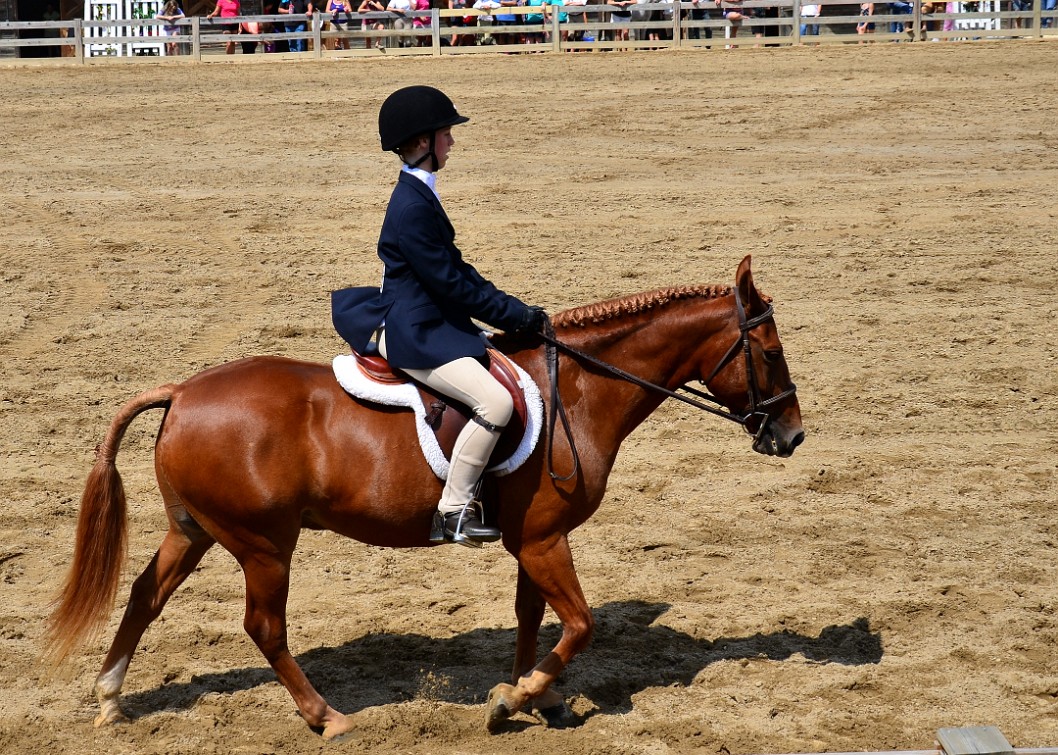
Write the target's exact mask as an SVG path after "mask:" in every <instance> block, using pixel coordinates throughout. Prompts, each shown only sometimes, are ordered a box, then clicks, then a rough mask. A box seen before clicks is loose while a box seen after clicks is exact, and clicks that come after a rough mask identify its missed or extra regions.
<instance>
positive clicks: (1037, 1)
mask: <svg viewBox="0 0 1058 755" xmlns="http://www.w3.org/2000/svg"><path fill="white" fill-rule="evenodd" d="M1042 12H1043V0H1032V30H1033V31H1034V32H1036V38H1037V39H1042V38H1043V17H1042V16H1041V15H1040V14H1041V13H1042Z"/></svg>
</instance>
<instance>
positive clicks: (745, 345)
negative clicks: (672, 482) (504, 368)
mask: <svg viewBox="0 0 1058 755" xmlns="http://www.w3.org/2000/svg"><path fill="white" fill-rule="evenodd" d="M731 290H732V291H733V292H734V294H735V309H736V311H737V313H738V329H739V332H740V334H739V337H738V338H736V339H735V342H734V343H732V344H731V347H730V348H729V349H728V350H727V352H726V353H725V354H724V356H723V357H721V359H720V361H719V362H718V363H717V365H716V367H714V368H713V371H712V372H710V373H709V377H707V378H704V379H701V380H699V381H698V382H699V383H701V384H702V385H704V386H708V384H709V382H710V381H711V380H712V379H713V378H714V377H716V376H717V374H718V373H719V372H720V370H722V369H723V368H724V367H725V366H726V365H727V364H728V362H730V361H731V360H733V359H734V358H735V357H736V356H737V355H738V352H739V347H741V349H742V353H743V355H744V357H745V360H746V376H747V377H746V383H747V386H746V391H747V394H748V397H749V409H748V410H747V411H746V413H745V414H735V413H734V412H731V411H728V410H727V409H724V408H721V407H723V402H721V401H720V399H718V398H717V397H716V396H713V395H711V394H709V393H707V392H705V391H700V390H698V389H696V388H690V387H688V386H686V385H681V386H679V387H678V388H677V389H676V390H675V391H673V390H669V389H668V388H665V387H664V386H661V385H657V384H656V383H651V382H650V381H648V380H644V379H643V378H640V377H637V376H635V375H633V374H631V373H630V372H625V371H624V370H622V369H621V368H620V367H617V366H615V365H612V364H610V363H609V362H604V361H603V360H601V359H599V358H597V357H593V356H592V355H591V354H587V353H585V352H583V351H580V350H579V349H575V348H573V347H572V346H569V345H568V344H565V343H562V342H561V341H559V340H558V339H557V338H555V330H554V328H552V327H551V323H550V321H549V322H547V323H545V325H544V330H543V332H542V333H540V334H539V335H540V337H541V338H542V339H543V340H544V342H545V344H546V346H545V347H544V350H545V361H546V362H547V371H548V379H549V380H550V382H551V412H550V418H549V421H548V436H547V469H548V474H550V475H551V479H552V480H555V481H557V482H565V481H566V480H569V479H572V478H573V476H574V475H576V474H577V472H578V470H579V469H580V456H579V454H578V453H577V446H576V444H575V443H574V442H573V433H572V431H571V429H570V426H569V418H568V417H567V416H566V407H565V405H564V404H563V402H562V396H561V394H560V393H559V388H558V352H559V351H563V352H565V353H566V354H569V355H570V356H572V357H574V358H575V359H578V360H581V361H585V362H588V363H590V364H593V365H595V366H596V367H598V368H600V369H601V370H603V372H606V373H608V374H610V375H613V376H614V377H617V378H620V379H621V380H624V381H626V382H628V383H632V384H633V385H638V386H639V387H641V388H646V389H647V390H649V391H653V392H655V393H660V394H662V395H663V396H666V397H667V398H674V399H676V400H677V401H682V402H683V403H685V404H690V405H691V406H694V407H696V408H698V409H701V410H703V411H706V412H709V413H710V414H715V415H716V416H718V417H723V418H724V419H728V420H731V421H732V422H735V423H736V424H739V425H742V426H743V427H747V426H748V425H749V424H750V423H751V422H752V421H753V420H754V419H759V421H760V425H759V427H758V428H757V431H756V432H755V433H754V435H753V442H754V444H756V443H757V442H758V441H760V438H761V436H762V435H763V434H764V430H765V428H767V426H768V422H769V421H770V420H771V415H770V414H769V413H768V412H767V411H766V410H767V409H768V408H769V407H771V406H773V405H774V404H777V403H778V402H780V401H782V400H783V399H785V398H787V397H789V396H792V395H794V394H795V393H796V392H797V386H796V385H794V384H793V383H791V384H790V387H789V388H787V389H786V390H784V391H782V392H781V393H779V394H777V395H775V396H772V397H771V398H767V399H762V398H761V396H760V389H759V387H758V386H757V375H756V371H755V370H754V369H753V350H752V348H751V345H750V340H749V333H750V331H751V330H753V329H754V328H756V327H757V326H759V325H761V324H763V323H765V322H767V321H768V320H770V319H772V314H773V313H774V308H773V307H772V305H771V304H769V305H768V308H767V309H766V310H764V311H763V312H762V313H761V314H759V315H757V316H756V317H753V318H748V319H747V317H746V308H745V307H744V306H743V304H742V298H741V297H740V296H739V293H738V288H732V289H731ZM677 391H683V392H684V393H678V392H677ZM685 393H689V394H690V395H691V396H695V397H696V398H690V397H689V396H687V395H684V394H685ZM698 399H702V400H701V401H699V400H698ZM703 401H708V402H710V403H712V404H715V406H710V405H709V404H706V403H703ZM558 420H561V422H562V430H563V432H564V433H565V434H566V440H567V442H568V443H569V448H570V452H571V453H572V455H573V470H572V471H571V472H570V473H569V474H568V475H564V476H559V475H557V474H555V464H554V442H555V423H556V421H558Z"/></svg>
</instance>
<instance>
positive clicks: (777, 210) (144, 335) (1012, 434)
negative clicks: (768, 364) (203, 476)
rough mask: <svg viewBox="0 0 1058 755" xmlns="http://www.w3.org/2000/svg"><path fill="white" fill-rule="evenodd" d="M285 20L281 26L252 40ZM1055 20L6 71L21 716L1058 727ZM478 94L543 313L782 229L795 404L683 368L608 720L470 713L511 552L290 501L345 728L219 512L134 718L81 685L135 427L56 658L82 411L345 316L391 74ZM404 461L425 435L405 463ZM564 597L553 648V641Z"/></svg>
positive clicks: (558, 735) (1051, 732) (13, 613)
mask: <svg viewBox="0 0 1058 755" xmlns="http://www.w3.org/2000/svg"><path fill="white" fill-rule="evenodd" d="M260 57H261V58H263V56H260ZM1056 60H1058V46H1056V45H1055V44H1053V43H1052V44H1048V43H1032V42H1025V43H1002V44H992V43H966V44H958V45H949V44H936V45H928V44H923V45H906V44H901V45H896V44H879V45H874V46H851V47H846V48H842V49H820V48H804V49H777V50H773V49H758V50H751V49H745V50H736V51H717V52H679V53H677V52H657V53H611V54H577V55H572V54H567V55H564V56H555V55H535V56H524V55H523V56H499V55H489V56H486V57H474V58H473V59H468V58H452V59H438V60H434V59H419V60H411V59H404V60H384V59H371V60H367V59H364V60H344V61H339V60H334V61H324V62H318V63H317V62H308V63H301V62H285V63H284V62H273V63H262V62H259V61H258V62H255V63H254V64H249V65H234V64H227V63H220V64H215V65H200V66H189V65H182V64H147V65H102V66H91V67H86V68H77V67H62V68H58V67H9V68H4V69H2V70H0V81H2V82H3V92H4V94H3V97H2V99H3V105H2V106H0V132H2V133H3V147H4V148H3V150H2V154H0V165H2V171H0V175H2V176H3V180H2V182H0V208H2V217H3V223H2V230H0V258H2V265H0V268H2V269H0V354H2V359H0V428H2V436H0V437H2V447H0V752H3V753H5V754H6V753H11V754H14V753H19V754H22V753H49V755H51V754H55V755H58V754H59V753H70V754H80V753H115V754H124V753H248V754H251V753H252V754H259V753H292V754H301V753H318V752H368V751H370V752H376V753H423V754H425V753H428V754H429V755H457V754H459V753H473V752H503V753H516V754H520V753H543V752H547V753H551V752H569V753H608V754H611V755H612V754H621V753H667V752H688V751H703V752H714V753H729V754H731V755H737V754H739V753H784V752H785V753H796V752H819V751H832V752H833V751H856V750H887V749H921V748H927V747H930V746H931V745H932V743H933V740H934V736H935V733H936V730H937V729H938V728H940V727H944V726H961V725H985V724H992V725H996V726H998V727H999V728H1000V729H1001V730H1002V731H1003V732H1004V734H1006V736H1007V738H1008V739H1009V740H1010V741H1011V743H1012V744H1014V745H1015V746H1017V747H1043V746H1053V745H1058V614H1056V608H1058V584H1056V577H1058V559H1056V557H1058V524H1056V522H1055V518H1056V517H1055V512H1054V507H1055V501H1056V497H1058V483H1056V471H1058V456H1056V452H1058V434H1056V430H1055V427H1056V422H1058V400H1056V398H1055V396H1056V393H1058V363H1056V359H1058V327H1056V315H1058V300H1056V298H1055V286H1056V283H1058V256H1056V254H1055V251H1056V247H1058V168H1056V163H1055V155H1056V148H1058V133H1056V132H1055V124H1058V91H1056V89H1055V86H1054V84H1055V78H1054V76H1055V61H1056ZM410 83H430V84H434V85H437V86H441V87H443V88H444V89H445V90H447V91H448V92H449V93H450V94H451V95H452V97H453V99H454V100H455V101H456V103H457V105H458V106H459V108H460V109H461V110H463V111H465V112H466V113H467V114H469V115H470V116H471V117H472V120H471V122H470V123H469V124H467V125H466V126H463V127H460V128H459V129H457V132H456V136H457V145H456V148H455V150H454V152H453V155H452V158H451V160H450V162H449V164H448V167H447V169H446V170H445V171H444V172H443V173H442V175H441V182H440V190H441V192H442V195H443V196H444V198H445V202H446V206H447V209H448V212H449V214H450V215H451V216H452V218H453V221H454V223H455V226H456V228H457V229H458V231H459V234H460V235H459V243H460V246H461V247H462V249H463V250H464V253H465V254H466V255H467V257H468V258H470V259H471V260H472V261H474V262H475V263H476V264H477V265H478V267H479V269H480V270H481V271H482V272H483V273H484V274H486V275H487V276H489V277H492V278H493V279H494V280H496V281H497V282H498V283H499V284H500V285H501V286H502V287H504V288H505V289H507V290H508V291H510V292H512V293H515V294H516V295H518V296H520V297H522V298H524V299H526V300H527V301H529V302H531V303H537V304H541V305H543V306H545V307H546V308H547V309H548V310H549V311H552V312H556V311H559V310H561V309H565V308H567V307H572V306H577V305H581V304H586V303H590V302H593V301H597V300H600V299H605V298H610V297H613V296H618V295H624V294H628V293H633V292H637V291H643V290H648V289H654V288H659V287H663V286H669V285H675V284H683V283H730V282H732V281H733V279H734V272H735V268H736V266H737V264H738V262H739V260H740V259H741V258H742V256H743V255H745V254H747V253H751V254H752V255H753V264H754V270H755V273H756V277H757V281H758V284H759V285H760V286H761V288H762V289H763V290H764V291H765V292H767V293H768V294H770V295H772V296H773V297H774V299H775V303H776V321H777V323H778V326H779V331H780V334H781V335H782V337H783V342H784V344H785V346H786V350H787V358H788V361H789V363H790V368H791V372H792V373H793V377H794V380H795V381H796V382H797V384H798V388H799V394H800V401H801V408H802V412H803V415H804V421H805V429H806V431H807V435H808V437H807V440H806V442H805V444H804V445H803V446H802V447H801V448H800V449H798V451H797V453H796V454H795V455H794V456H793V457H792V458H790V459H786V460H777V459H773V458H768V457H764V456H761V455H758V454H755V453H753V452H752V451H751V449H750V444H749V440H748V438H747V437H746V436H745V435H744V434H743V433H742V432H741V431H740V430H739V429H738V428H737V427H735V426H734V425H731V424H729V423H727V422H724V421H722V420H720V419H717V418H714V417H711V416H708V415H704V414H700V413H698V412H696V410H694V409H692V408H690V407H686V406H684V405H682V404H673V403H671V402H670V403H666V404H665V405H663V406H662V407H661V409H660V410H659V411H658V412H657V413H656V414H655V415H654V416H653V417H651V419H650V420H649V421H647V422H646V423H645V424H644V425H643V426H642V427H640V428H639V429H638V430H637V431H636V432H635V433H634V434H633V435H632V437H630V438H629V439H628V441H627V442H626V444H625V446H624V447H623V449H622V452H621V456H620V458H619V459H618V463H617V466H616V469H615V473H614V474H613V476H612V478H611V481H610V488H609V492H608V494H607V500H606V501H605V502H604V503H603V506H602V508H601V509H600V511H599V512H598V514H596V516H595V517H594V518H593V519H592V520H591V521H589V522H588V523H587V524H586V525H585V526H583V527H582V528H581V529H579V530H577V531H576V532H575V533H574V534H573V537H572V541H573V546H574V556H575V558H576V560H577V565H578V570H579V574H580V578H581V581H582V583H583V586H584V590H585V593H586V594H587V596H588V600H589V602H590V603H591V604H592V606H593V608H594V611H595V615H596V617H597V622H598V628H597V633H596V637H595V639H594V642H593V644H592V646H591V647H590V648H589V650H588V651H587V652H585V653H584V654H583V655H581V656H580V657H578V658H577V659H576V660H575V661H574V662H573V664H572V665H571V666H570V667H569V668H568V669H567V671H566V672H565V673H564V674H563V677H562V679H561V680H560V685H559V688H560V690H561V691H562V692H563V693H564V694H565V695H566V696H567V699H568V700H569V701H570V702H571V705H572V706H573V708H574V709H575V710H576V711H577V712H578V713H579V714H582V715H583V716H584V719H585V720H584V723H583V725H581V726H580V727H578V728H575V729H571V730H566V731H549V730H546V729H544V728H542V727H541V726H539V725H537V724H536V723H535V722H534V721H532V720H531V719H530V718H528V717H522V716H518V717H516V718H515V719H514V721H513V723H512V725H511V727H510V728H509V729H508V730H507V731H506V732H504V733H501V734H498V735H493V736H490V735H488V734H487V733H486V732H485V728H484V724H483V710H484V708H483V703H484V700H485V696H486V694H487V692H488V690H489V689H490V688H491V687H492V686H493V685H495V684H497V683H499V682H502V681H508V677H509V674H510V667H511V663H512V661H513V652H514V628H515V617H514V613H513V601H514V588H515V575H516V564H515V562H514V561H513V559H511V558H510V556H508V555H507V554H506V553H505V552H504V551H503V550H502V548H500V547H499V546H492V547H489V548H487V549H484V550H482V551H477V552H472V551H469V550H466V549H461V548H456V547H454V546H453V547H447V548H440V549H434V550H431V551H428V552H425V551H393V550H383V549H376V548H369V547H366V546H363V545H361V544H359V543H357V542H355V541H352V540H347V539H343V538H340V537H338V536H336V535H333V534H330V533H319V532H306V533H304V535H303V537H302V540H301V543H300V545H299V549H298V551H297V554H296V556H295V567H294V568H295V575H294V578H293V584H292V589H291V598H290V604H289V619H290V642H291V647H292V650H293V652H294V654H295V656H296V657H297V658H298V659H299V661H300V663H301V664H302V665H303V667H304V668H305V670H306V672H307V674H308V675H309V677H310V678H311V679H312V680H313V681H314V683H315V684H316V685H317V686H318V688H319V689H320V690H321V692H322V693H323V694H324V695H325V696H326V697H327V698H328V700H329V702H330V703H331V704H332V705H333V706H334V707H336V708H338V709H339V710H342V711H344V712H348V713H352V714H354V717H355V719H356V721H357V722H358V726H359V729H358V734H357V736H356V737H355V738H353V739H352V740H351V741H349V742H346V743H344V744H341V745H329V744H327V743H324V742H323V741H322V740H321V739H320V738H319V737H318V736H317V735H316V734H314V733H313V732H312V731H310V730H309V729H308V727H307V726H305V724H304V723H303V722H302V720H301V719H300V718H299V716H298V715H297V714H296V711H295V709H294V706H293V703H292V701H291V699H290V698H289V696H288V695H287V693H286V691H285V690H284V689H283V688H282V687H281V686H280V685H279V684H278V683H277V681H276V679H275V676H274V674H273V672H272V671H271V669H270V668H269V667H268V666H267V664H266V663H265V661H264V659H263V657H262V656H261V655H260V653H259V652H258V651H257V649H256V647H255V646H254V645H253V643H252V642H251V641H250V639H249V638H248V637H247V636H246V634H245V633H244V632H243V630H242V614H243V587H242V577H241V572H240V571H239V569H238V567H237V565H236V563H235V562H234V559H232V557H231V556H230V555H229V554H227V553H226V552H224V551H223V550H221V549H220V548H214V549H213V550H211V551H210V552H209V553H208V554H207V556H206V558H205V559H204V561H203V562H202V565H201V566H200V568H199V569H198V570H197V571H196V573H195V574H193V575H192V577H191V578H190V579H189V580H188V582H187V583H186V584H185V585H184V587H183V588H181V589H180V590H179V591H178V592H177V593H176V595H175V596H174V597H173V599H172V600H171V601H170V603H169V605H168V606H167V607H166V609H165V612H164V613H163V614H162V617H161V618H160V619H159V620H158V621H157V622H155V624H154V625H152V627H151V628H150V629H149V630H148V632H147V633H146V635H145V636H144V640H143V643H142V645H141V647H140V649H139V651H138V653H137V654H136V656H135V657H134V658H133V661H132V666H131V670H130V673H129V676H128V679H127V682H126V686H125V694H126V697H125V706H126V708H127V711H128V712H129V714H130V715H131V717H132V721H131V723H129V724H125V725H121V726H114V727H110V728H104V729H94V728H93V726H92V719H93V717H94V716H95V714H96V712H97V710H98V708H97V704H96V702H95V699H94V695H93V692H92V683H93V680H94V678H95V675H96V673H97V672H98V670H99V667H100V664H101V663H102V658H103V655H104V654H105V651H106V648H107V646H108V644H109V642H110V639H111V638H112V636H113V632H114V630H115V628H116V626H117V620H118V618H119V617H120V613H121V611H122V610H123V607H124V603H125V597H126V595H127V590H128V584H129V582H130V581H131V579H133V578H134V577H135V575H136V574H138V573H139V572H140V570H141V569H143V567H144V566H145V565H146V564H147V562H148V561H149V560H150V557H151V555H152V554H153V552H154V550H155V549H156V548H157V546H158V544H159V542H160V540H161V537H162V534H163V533H164V530H165V517H164V513H163V511H162V508H161V504H160V497H159V495H158V493H157V489H156V483H155V480H154V473H153V467H152V452H151V445H152V442H153V439H154V434H155V432H156V430H157V427H158V424H159V422H160V420H161V412H157V411H154V412H149V413H147V414H145V415H143V416H141V417H140V418H138V419H137V420H136V421H135V422H134V423H133V425H132V427H131V429H130V432H129V435H128V436H127V437H126V439H125V442H124V444H123V446H122V449H121V453H120V455H119V457H118V466H119V468H120V469H121V471H122V473H123V475H124V477H125V484H126V488H127V491H128V495H129V506H130V512H129V516H130V549H129V559H128V563H127V564H126V567H125V575H126V576H125V579H124V581H123V584H122V587H121V588H120V591H119V600H118V605H117V606H115V608H114V611H113V612H112V614H111V620H110V623H109V624H108V626H107V628H106V630H105V631H104V633H103V635H102V636H100V637H99V638H98V640H95V641H93V642H92V643H90V644H89V645H88V646H87V647H86V648H85V649H84V652H83V653H82V654H80V655H78V656H77V657H75V658H74V659H73V661H72V662H71V664H70V665H69V666H68V667H67V670H66V672H65V674H62V675H58V676H49V675H46V674H45V673H44V672H43V671H42V669H41V667H40V666H39V664H38V656H39V653H40V650H41V638H42V633H43V628H44V620H45V617H46V616H47V615H48V613H49V605H48V604H49V602H50V601H51V600H52V599H53V598H54V597H55V595H56V592H57V590H58V588H59V586H60V582H61V579H62V576H63V574H64V572H65V570H66V568H67V565H68V562H69V558H70V554H71V551H72V546H73V536H74V525H75V522H76V514H77V508H78V504H79V497H80V493H81V488H82V485H83V483H84V479H85V476H86V475H87V472H88V469H89V467H90V466H91V461H92V458H93V449H94V447H95V445H96V444H97V443H98V442H99V441H100V440H101V439H102V437H103V434H104V432H105V430H106V427H107V425H108V424H109V422H110V420H111V418H112V417H113V415H114V413H115V412H116V410H117V408H118V407H119V406H120V405H121V404H122V403H123V402H124V401H125V400H126V399H128V398H130V397H131V396H132V395H134V394H135V393H137V392H139V391H141V390H144V389H147V388H151V387H154V386H156V385H159V384H161V383H165V382H170V381H175V380H182V379H185V378H187V377H189V376H191V375H192V374H194V373H196V372H197V371H199V370H201V369H203V368H205V367H207V366H211V365H214V364H217V363H220V362H224V361H228V360H233V359H237V358H240V357H243V356H247V355H254V354H279V355H288V356H292V357H296V358H301V359H308V360H314V361H321V362H329V361H330V360H331V358H332V357H333V356H334V355H335V354H337V353H341V352H342V351H344V347H343V344H342V343H341V341H340V340H339V339H338V338H337V336H335V335H334V334H333V332H332V330H331V325H330V312H329V302H328V292H329V291H330V290H331V289H334V288H338V287H342V286H346V285H354V284H360V285H363V284H370V283H373V282H375V281H377V280H378V278H379V274H380V263H379V262H378V260H377V258H376V257H375V254H374V243H375V240H376V238H377V233H378V228H379V225H380V223H381V218H382V212H383V209H384V205H385V201H386V199H387V198H388V194H389V191H390V187H391V185H392V182H393V180H394V178H395V173H396V167H397V165H396V162H395V158H393V157H392V156H387V155H384V154H383V153H381V152H380V151H379V150H378V147H377V143H378V141H377V131H376V120H375V119H376V114H377V109H378V105H379V104H380V102H381V101H382V99H383V98H384V97H385V95H386V94H388V93H389V92H390V91H391V90H392V89H394V88H396V87H397V86H398V85H405V84H410ZM394 463H401V462H400V461H399V460H395V461H394ZM557 637H558V626H557V624H556V623H555V619H554V616H553V614H551V613H548V615H547V617H545V630H544V633H543V639H542V643H541V644H542V648H543V649H545V650H546V649H550V647H551V645H553V644H554V642H556V641H557Z"/></svg>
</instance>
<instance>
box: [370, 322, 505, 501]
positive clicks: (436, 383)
mask: <svg viewBox="0 0 1058 755" xmlns="http://www.w3.org/2000/svg"><path fill="white" fill-rule="evenodd" d="M378 351H379V353H380V354H382V356H383V357H384V356H386V335H385V332H384V331H383V332H382V333H381V334H380V336H379V338H378ZM402 371H403V372H406V373H407V374H408V375H411V376H412V377H413V378H415V379H416V380H418V381H419V382H421V383H424V384H425V385H428V386H430V387H431V388H433V389H434V390H435V391H438V392H440V393H443V394H444V395H445V396H448V397H449V398H453V399H455V400H456V401H459V402H460V403H462V404H465V405H466V406H468V407H470V409H471V410H473V412H474V414H475V415H477V416H478V417H480V418H481V419H483V420H485V421H486V422H488V423H489V424H490V425H495V426H496V427H499V428H503V427H506V425H507V423H508V422H509V421H510V419H511V415H512V414H513V413H514V402H513V400H512V399H511V395H510V394H509V393H508V392H507V389H506V388H504V387H503V386H502V385H500V383H499V382H498V381H497V380H496V378H494V377H492V375H490V374H489V371H488V370H487V369H485V368H484V367H482V366H481V363H480V362H478V360H476V359H474V358H472V357H463V358H461V359H456V360H455V361H453V362H449V363H448V364H442V365H441V366H440V367H435V368H433V369H431V370H402ZM499 439H500V433H499V431H497V432H493V431H491V430H489V429H488V428H487V427H484V426H483V425H479V424H478V423H477V422H473V421H471V422H467V424H466V426H465V427H464V428H463V429H462V430H461V431H460V433H459V437H457V438H456V443H455V446H454V447H453V448H452V460H451V465H450V467H449V469H448V480H447V482H445V487H444V491H443V492H442V493H441V500H440V502H439V503H438V504H437V509H438V510H439V511H441V512H442V513H444V514H447V513H449V512H452V511H459V510H460V509H462V508H463V506H465V505H466V504H467V503H469V502H470V501H471V499H473V497H474V489H475V487H476V486H477V483H478V480H479V479H480V478H481V474H482V472H484V471H485V465H486V464H487V463H488V460H489V456H491V455H492V449H494V448H495V447H496V442H497V441H498V440H499Z"/></svg>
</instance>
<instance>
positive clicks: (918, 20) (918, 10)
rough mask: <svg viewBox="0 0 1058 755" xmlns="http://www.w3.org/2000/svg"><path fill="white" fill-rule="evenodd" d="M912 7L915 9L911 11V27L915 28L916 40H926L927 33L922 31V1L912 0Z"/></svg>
mask: <svg viewBox="0 0 1058 755" xmlns="http://www.w3.org/2000/svg"><path fill="white" fill-rule="evenodd" d="M911 7H912V9H913V10H912V12H911V23H912V26H911V28H912V29H914V30H915V36H914V41H915V42H924V41H925V36H926V35H925V34H923V33H922V3H920V2H918V0H911Z"/></svg>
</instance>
